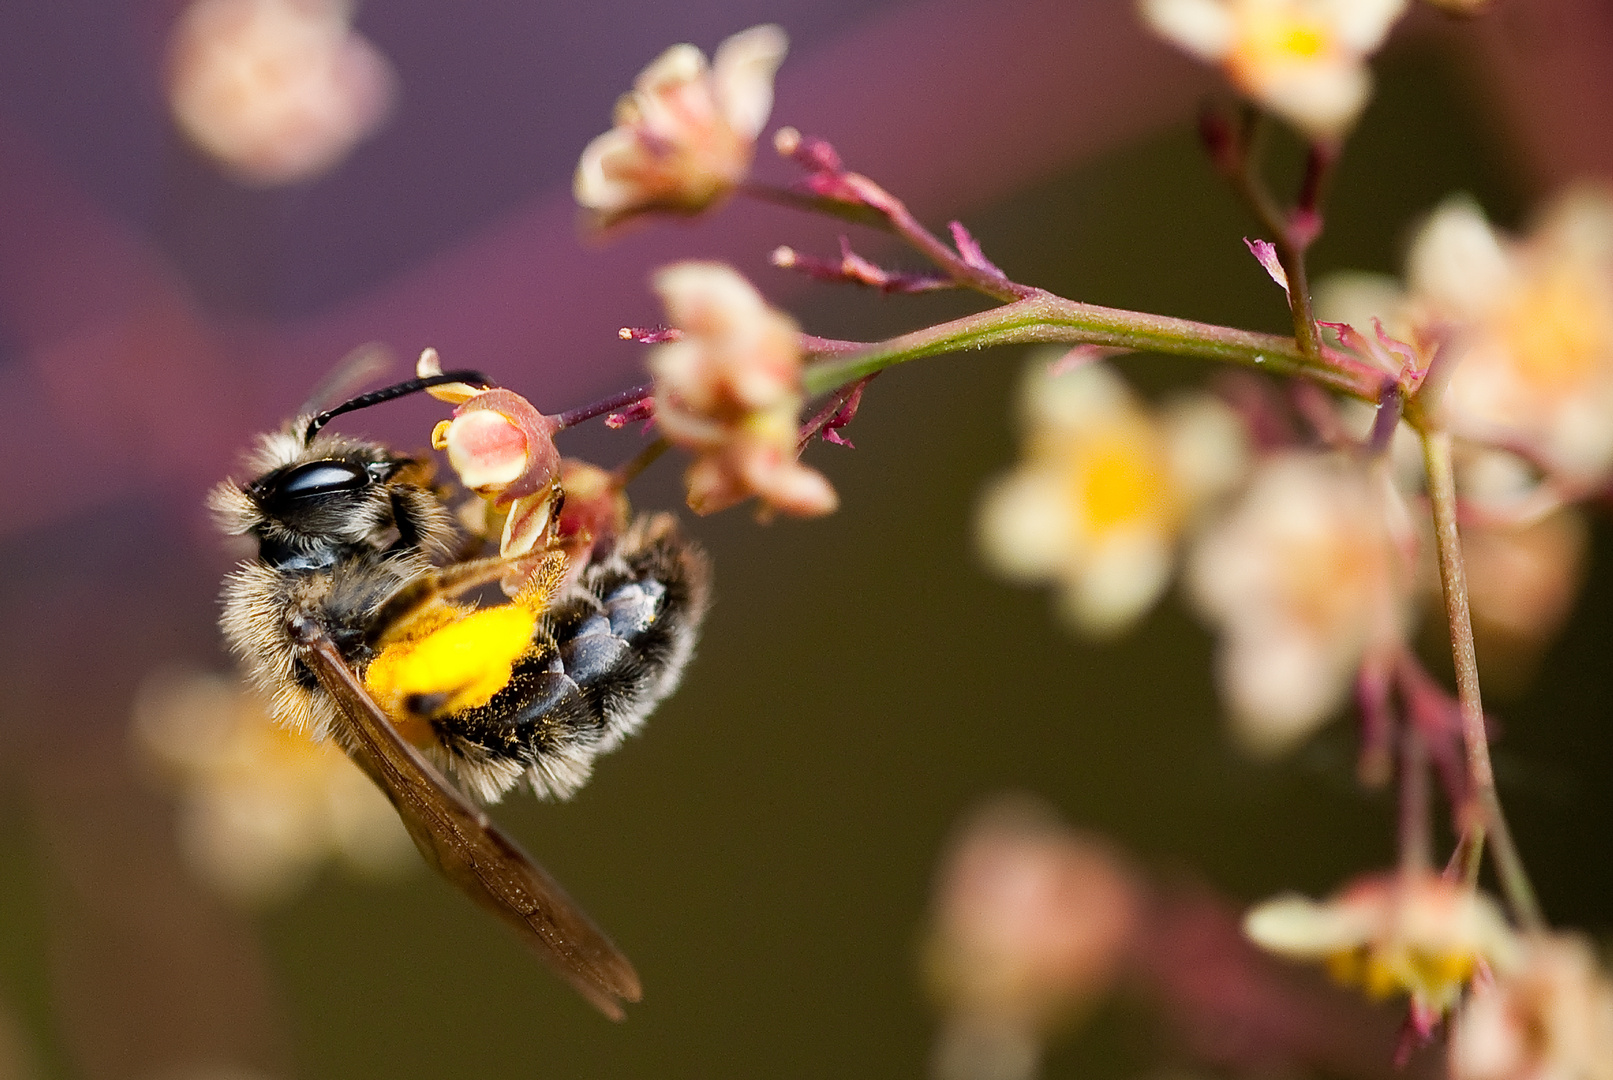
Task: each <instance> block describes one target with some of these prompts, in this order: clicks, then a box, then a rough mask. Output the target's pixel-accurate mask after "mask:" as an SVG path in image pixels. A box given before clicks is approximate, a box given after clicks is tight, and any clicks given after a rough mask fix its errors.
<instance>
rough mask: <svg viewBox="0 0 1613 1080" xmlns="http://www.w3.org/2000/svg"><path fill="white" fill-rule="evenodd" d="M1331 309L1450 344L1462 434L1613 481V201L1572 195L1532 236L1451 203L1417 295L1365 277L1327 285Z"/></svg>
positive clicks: (1450, 409) (1415, 252) (1453, 399)
mask: <svg viewBox="0 0 1613 1080" xmlns="http://www.w3.org/2000/svg"><path fill="white" fill-rule="evenodd" d="M1317 303H1318V309H1319V310H1325V311H1327V312H1328V313H1329V314H1330V315H1334V316H1337V317H1339V318H1341V319H1342V320H1343V321H1348V322H1352V323H1354V324H1356V325H1365V324H1367V323H1369V322H1370V319H1371V317H1373V316H1376V317H1379V318H1381V319H1382V320H1383V322H1384V324H1385V325H1386V326H1387V327H1389V329H1390V332H1391V333H1393V334H1395V335H1396V336H1397V337H1401V338H1404V339H1406V340H1416V339H1421V340H1425V341H1437V342H1440V343H1441V344H1440V349H1441V351H1442V352H1444V353H1446V354H1447V362H1448V363H1450V364H1451V365H1452V370H1450V373H1449V384H1448V388H1447V389H1446V391H1445V393H1444V397H1443V407H1444V410H1445V418H1446V422H1447V423H1448V424H1449V426H1450V428H1451V430H1452V431H1454V432H1455V433H1456V434H1457V435H1459V436H1462V437H1464V438H1466V439H1469V440H1472V441H1475V442H1480V443H1488V444H1492V445H1497V446H1503V447H1507V448H1510V449H1513V450H1515V451H1517V452H1519V453H1523V454H1525V455H1527V456H1528V457H1529V459H1530V460H1531V461H1533V462H1535V463H1536V464H1538V465H1539V466H1541V467H1542V468H1543V469H1544V470H1545V471H1546V473H1547V474H1548V475H1549V477H1550V478H1552V479H1554V480H1558V481H1562V482H1563V483H1564V484H1566V485H1567V486H1568V487H1569V488H1570V489H1574V488H1580V489H1585V488H1593V487H1597V486H1599V485H1601V484H1603V483H1605V482H1606V480H1607V479H1608V478H1609V476H1610V475H1613V192H1610V191H1608V190H1607V189H1605V188H1600V187H1583V188H1578V189H1575V190H1571V191H1569V192H1568V193H1567V194H1565V195H1563V196H1561V197H1560V198H1558V199H1557V200H1555V201H1554V202H1553V203H1552V204H1551V205H1550V206H1548V207H1547V208H1546V212H1545V213H1544V214H1543V215H1542V217H1541V218H1540V220H1539V222H1538V223H1537V225H1536V226H1535V228H1534V229H1533V230H1532V231H1531V232H1530V233H1529V234H1528V235H1527V236H1525V237H1523V238H1521V239H1519V238H1513V237H1509V236H1506V235H1503V234H1500V233H1498V232H1497V231H1496V230H1495V229H1493V228H1492V227H1491V226H1490V223H1489V222H1488V221H1486V220H1485V217H1484V213H1483V211H1482V210H1480V209H1479V207H1478V206H1477V205H1476V204H1475V203H1474V202H1473V201H1472V200H1471V199H1469V198H1467V197H1465V196H1457V197H1454V198H1451V199H1447V200H1446V201H1445V202H1444V203H1443V204H1442V205H1441V206H1440V207H1439V208H1438V209H1436V210H1435V211H1434V212H1433V213H1432V214H1431V215H1429V217H1428V220H1427V221H1426V222H1424V224H1423V226H1422V227H1421V228H1420V229H1419V230H1418V232H1417V235H1416V238H1415V239H1414V241H1413V243H1412V247H1411V250H1410V252H1409V254H1408V256H1407V260H1406V287H1405V288H1404V289H1397V288H1395V287H1393V286H1392V284H1391V283H1388V282H1386V281H1384V280H1383V279H1375V278H1368V277H1365V276H1363V275H1352V276H1350V277H1349V278H1347V279H1343V280H1338V279H1335V280H1331V281H1328V282H1324V283H1323V285H1322V286H1321V287H1320V288H1319V289H1318V300H1317ZM1362 320H1365V321H1364V322H1363V321H1362Z"/></svg>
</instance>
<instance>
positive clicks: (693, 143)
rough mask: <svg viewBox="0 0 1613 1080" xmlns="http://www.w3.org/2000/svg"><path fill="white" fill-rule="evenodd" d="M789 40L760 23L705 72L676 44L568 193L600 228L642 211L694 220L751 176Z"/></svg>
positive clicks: (648, 72)
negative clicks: (597, 218)
mask: <svg viewBox="0 0 1613 1080" xmlns="http://www.w3.org/2000/svg"><path fill="white" fill-rule="evenodd" d="M788 48H789V39H788V38H786V37H785V36H784V31H783V30H781V29H780V28H778V27H777V26H772V25H766V26H756V27H752V28H751V29H749V30H746V31H744V32H742V33H738V34H735V35H734V36H733V37H731V38H729V39H728V40H726V41H724V42H723V43H722V44H721V45H719V46H717V53H716V56H715V57H714V58H713V61H712V63H711V64H710V65H709V66H708V65H707V63H706V57H705V54H704V53H702V52H701V51H700V50H699V49H697V48H695V47H694V46H693V45H674V46H672V48H670V49H668V50H667V51H666V52H664V53H662V54H661V55H660V56H659V57H657V58H656V59H655V61H654V62H653V63H651V64H650V66H649V67H647V68H645V69H644V70H643V72H641V73H640V74H639V77H638V78H637V79H635V80H634V82H633V90H632V92H631V93H628V94H625V95H623V96H622V98H621V99H620V100H619V101H617V103H616V115H615V126H614V127H612V128H611V129H610V130H609V131H607V132H606V133H605V134H603V135H601V136H599V137H598V138H596V139H595V140H594V141H593V142H591V143H589V144H588V146H587V148H586V149H585V150H583V153H582V159H581V160H580V161H579V162H578V163H577V174H576V178H575V180H574V181H573V185H572V191H573V194H574V195H575V196H576V199H577V202H578V203H579V204H580V205H581V206H583V207H584V208H585V209H588V210H592V211H594V212H596V213H597V214H598V215H599V216H600V218H601V220H602V222H603V223H606V224H608V223H610V222H611V221H613V220H616V219H618V218H621V217H624V216H626V215H628V214H631V213H634V212H635V211H640V210H674V211H678V212H681V213H695V212H698V211H700V210H703V209H705V208H706V207H707V206H709V205H710V204H711V203H712V202H714V201H715V200H717V199H720V198H721V197H722V196H724V195H726V194H727V193H728V192H729V191H730V190H732V189H733V188H734V186H735V185H737V184H738V183H740V182H741V181H742V180H744V179H745V174H746V173H747V172H749V171H750V165H751V159H752V158H753V157H754V156H755V153H756V139H757V136H759V135H760V134H761V133H762V128H763V127H765V126H766V124H767V118H768V115H769V114H770V113H771V112H772V111H773V74H774V72H776V71H777V70H778V66H779V64H780V63H782V62H783V60H784V54H785V52H786V51H787V50H788Z"/></svg>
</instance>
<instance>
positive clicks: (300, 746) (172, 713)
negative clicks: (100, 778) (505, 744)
mask: <svg viewBox="0 0 1613 1080" xmlns="http://www.w3.org/2000/svg"><path fill="white" fill-rule="evenodd" d="M134 734H135V739H136V743H137V746H138V749H139V750H140V751H141V752H142V753H143V755H144V756H145V757H146V758H147V760H148V761H150V762H151V763H152V764H154V765H155V766H157V767H158V768H159V769H160V770H161V772H162V773H163V774H164V776H165V777H166V779H167V780H168V782H169V783H170V784H171V785H172V787H173V788H174V790H175V792H176V794H177V796H178V801H179V833H180V847H181V851H182V854H183V855H184V856H185V858H186V860H187V862H189V864H190V866H191V867H192V869H193V870H194V871H195V872H196V873H197V874H198V876H200V877H201V878H202V879H203V880H204V881H205V882H207V883H208V884H209V885H211V886H213V887H215V888H217V889H218V890H219V891H220V892H222V893H224V894H225V895H228V896H230V897H232V898H234V899H237V900H241V901H245V902H251V903H264V902H272V901H275V900H280V899H283V898H285V897H287V896H289V895H290V894H292V893H293V892H295V891H296V890H297V889H298V888H300V887H301V886H302V885H303V884H304V883H306V881H307V880H308V879H309V878H310V877H311V876H312V875H313V873H314V872H315V871H316V870H317V869H318V868H319V866H320V864H322V863H324V862H325V861H327V860H330V859H339V860H341V861H342V862H344V863H345V864H347V865H348V866H349V867H350V868H352V869H354V870H357V871H359V872H361V873H365V874H392V873H395V872H397V871H399V870H401V869H403V868H404V867H408V866H412V865H413V864H414V862H415V860H416V856H415V855H414V845H413V843H412V841H411V840H410V839H409V835H408V833H407V832H406V831H405V830H404V827H403V823H402V822H401V821H399V820H398V815H397V812H396V811H395V810H393V809H392V804H391V803H389V802H387V799H386V796H384V795H382V794H381V792H380V791H379V790H378V789H377V788H376V787H375V785H374V784H372V783H371V782H370V780H369V778H368V777H367V776H365V775H364V774H363V773H362V772H361V771H359V768H358V766H356V765H354V764H353V763H352V762H351V761H349V760H348V758H347V755H346V754H345V753H343V752H342V749H341V747H339V746H338V745H337V744H336V742H335V741H334V740H327V741H325V742H322V743H315V742H313V741H311V740H310V739H309V738H308V737H307V736H306V735H304V734H302V733H300V732H294V731H291V730H290V729H288V728H285V727H283V726H281V725H279V724H277V723H275V722H274V721H273V720H272V719H271V718H270V716H269V712H268V710H267V709H266V708H265V705H264V702H263V701H262V700H260V699H259V698H258V697H257V696H256V695H255V694H254V693H253V692H252V691H250V690H248V689H246V688H245V687H243V686H242V685H241V683H240V682H239V681H238V680H237V679H235V678H233V677H230V676H225V675H214V674H200V673H184V674H181V673H176V672H159V673H157V674H155V675H153V676H151V677H150V678H148V679H147V680H146V682H145V684H144V685H143V686H142V687H141V690H140V693H139V696H138V698H137V699H136V704H135V716H134Z"/></svg>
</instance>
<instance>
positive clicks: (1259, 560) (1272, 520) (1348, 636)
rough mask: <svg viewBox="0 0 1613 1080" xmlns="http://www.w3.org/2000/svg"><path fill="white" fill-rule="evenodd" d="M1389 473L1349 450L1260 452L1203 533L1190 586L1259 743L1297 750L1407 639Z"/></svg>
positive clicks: (1399, 509) (1406, 589)
mask: <svg viewBox="0 0 1613 1080" xmlns="http://www.w3.org/2000/svg"><path fill="white" fill-rule="evenodd" d="M1403 512H1404V507H1403V506H1401V505H1400V504H1399V502H1398V496H1397V495H1396V494H1395V493H1394V491H1393V489H1392V488H1391V486H1390V483H1389V480H1388V477H1387V476H1386V475H1384V474H1383V473H1381V472H1378V471H1374V470H1370V469H1369V468H1368V467H1367V466H1365V465H1363V464H1361V463H1360V462H1358V461H1356V460H1354V459H1350V458H1347V457H1345V456H1344V455H1342V454H1321V453H1306V452H1300V451H1290V452H1284V453H1281V454H1277V455H1274V456H1272V457H1270V458H1268V459H1266V460H1265V461H1263V462H1262V463H1261V464H1260V465H1259V466H1258V468H1257V469H1256V471H1255V474H1254V477H1253V478H1252V479H1251V481H1250V483H1249V487H1248V490H1247V491H1246V492H1245V493H1244V495H1243V496H1242V498H1241V499H1240V501H1239V502H1238V503H1237V505H1236V506H1235V507H1234V508H1233V509H1232V510H1231V511H1230V513H1229V514H1228V515H1227V516H1226V517H1225V518H1224V519H1223V520H1221V521H1220V522H1218V523H1216V524H1215V525H1213V526H1212V527H1210V528H1209V529H1207V530H1206V531H1205V532H1204V533H1203V534H1202V535H1201V537H1200V538H1199V540H1198V543H1197V546H1196V548H1195V549H1194V551H1193V554H1192V558H1191V561H1190V563H1189V567H1188V586H1189V591H1190V593H1191V595H1192V597H1193V599H1194V600H1195V601H1196V602H1197V604H1198V606H1199V608H1200V609H1201V611H1202V612H1203V613H1204V615H1205V617H1206V618H1207V619H1208V620H1209V621H1210V622H1211V623H1212V624H1214V625H1215V626H1216V627H1217V628H1218V629H1219V631H1220V633H1221V642H1220V655H1219V665H1220V675H1221V684H1222V689H1223V691H1224V693H1225V694H1226V697H1227V701H1228V705H1229V707H1230V709H1231V713H1232V719H1233V724H1234V731H1235V733H1236V734H1237V735H1238V736H1239V738H1240V741H1242V742H1243V744H1244V745H1245V747H1246V748H1247V749H1249V750H1250V751H1252V752H1254V753H1257V754H1265V755H1269V754H1278V753H1282V752H1284V751H1287V750H1289V749H1292V748H1293V747H1294V746H1295V745H1296V744H1298V743H1299V742H1300V741H1301V740H1303V739H1304V738H1305V737H1306V736H1308V735H1310V734H1311V732H1313V731H1314V730H1315V729H1316V728H1317V727H1318V726H1319V725H1320V724H1321V723H1322V722H1323V721H1325V720H1326V719H1327V718H1328V716H1329V714H1331V713H1332V712H1333V710H1334V709H1336V708H1337V707H1338V705H1339V703H1340V702H1341V700H1342V699H1343V697H1344V695H1345V691H1346V690H1347V689H1348V688H1349V686H1350V685H1351V681H1352V679H1353V677H1354V675H1355V672H1356V669H1357V667H1358V666H1359V664H1360V662H1361V660H1362V657H1363V656H1364V655H1366V653H1367V652H1368V650H1372V649H1381V648H1392V647H1394V646H1396V645H1397V644H1398V643H1399V642H1400V641H1401V640H1402V638H1403V635H1404V633H1405V629H1406V623H1407V620H1408V610H1409V609H1408V604H1409V599H1410V593H1411V587H1412V585H1413V581H1412V577H1413V575H1412V573H1411V569H1410V568H1409V567H1408V566H1407V560H1406V556H1405V553H1404V552H1405V547H1406V542H1405V540H1404V539H1403V538H1401V536H1400V531H1401V528H1402V527H1403V526H1402V525H1401V523H1402V522H1403V521H1404V514H1403Z"/></svg>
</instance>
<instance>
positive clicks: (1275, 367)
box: [803, 292, 1382, 404]
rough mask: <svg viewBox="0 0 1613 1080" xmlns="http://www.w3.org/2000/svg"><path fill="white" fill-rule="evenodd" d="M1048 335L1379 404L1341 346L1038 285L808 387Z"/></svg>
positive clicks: (872, 353)
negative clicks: (1305, 342) (1086, 300)
mask: <svg viewBox="0 0 1613 1080" xmlns="http://www.w3.org/2000/svg"><path fill="white" fill-rule="evenodd" d="M1049 342H1067V343H1070V344H1090V345H1101V346H1107V347H1112V348H1121V349H1128V350H1133V351H1138V352H1158V353H1168V354H1171V355H1174V356H1190V357H1196V358H1199V359H1204V360H1219V361H1223V362H1227V363H1234V364H1241V365H1244V366H1247V367H1251V368H1255V369H1258V370H1262V371H1270V372H1273V373H1275V374H1279V375H1295V376H1301V377H1304V378H1307V379H1310V380H1312V381H1314V382H1316V383H1317V384H1319V385H1321V386H1323V387H1326V388H1327V389H1330V390H1333V391H1336V392H1338V393H1342V394H1346V395H1349V396H1350V397H1354V398H1358V399H1360V400H1362V401H1365V402H1369V403H1371V404H1377V402H1378V399H1379V392H1380V387H1381V384H1382V376H1381V374H1380V373H1379V372H1378V371H1377V370H1376V369H1374V368H1371V367H1369V366H1368V365H1366V364H1363V363H1362V362H1360V361H1358V360H1356V359H1354V358H1353V357H1349V356H1346V355H1344V354H1342V353H1340V352H1338V351H1337V350H1334V349H1327V348H1324V350H1323V352H1322V353H1321V354H1320V355H1319V357H1318V358H1315V359H1312V358H1311V357H1309V356H1307V355H1305V354H1304V353H1302V352H1301V350H1300V349H1299V347H1298V345H1297V344H1296V343H1295V342H1294V340H1293V339H1292V338H1286V337H1281V336H1279V335H1276V334H1261V333H1255V332H1252V331H1248V330H1238V329H1234V328H1232V327H1226V326H1214V325H1211V324H1208V323H1200V322H1193V321H1191V320H1188V319H1175V318H1170V317H1167V316H1163V315H1150V314H1146V313H1143V312H1136V311H1124V310H1121V309H1118V308H1107V307H1100V306H1098V305H1096V304H1083V303H1079V302H1077V301H1073V300H1066V299H1064V298H1062V297H1059V296H1054V295H1053V294H1051V293H1046V292H1037V293H1035V294H1033V295H1031V296H1028V297H1026V298H1024V299H1021V300H1017V301H1014V302H1013V303H1009V304H1004V305H1003V306H1001V307H998V308H994V309H992V310H990V311H984V312H980V313H979V314H976V315H967V316H964V317H963V318H960V319H954V320H952V321H950V322H945V323H940V324H937V325H935V326H930V327H926V328H925V329H922V330H916V331H914V332H912V333H909V334H903V335H901V336H899V337H894V338H891V339H889V340H887V341H882V342H877V343H873V344H870V345H867V346H865V347H864V348H863V349H861V350H859V351H857V352H852V353H849V354H846V355H844V356H838V357H835V358H833V359H825V360H819V361H818V362H817V363H814V364H810V365H808V366H807V368H806V370H805V371H804V372H803V387H804V389H805V390H806V392H807V393H808V394H809V395H817V394H824V393H828V392H830V391H832V390H837V389H839V388H840V387H842V386H845V385H846V384H848V383H850V382H853V381H855V380H857V379H861V378H864V377H866V376H868V375H872V374H874V373H875V372H878V371H883V370H884V369H885V368H888V367H892V366H894V365H896V364H900V363H904V362H906V361H909V360H917V359H919V358H921V357H925V356H934V355H937V354H939V353H947V352H958V351H962V350H965V349H981V348H985V347H987V346H990V345H1018V344H1033V343H1049Z"/></svg>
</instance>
